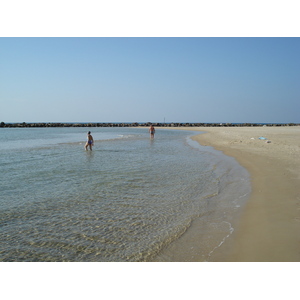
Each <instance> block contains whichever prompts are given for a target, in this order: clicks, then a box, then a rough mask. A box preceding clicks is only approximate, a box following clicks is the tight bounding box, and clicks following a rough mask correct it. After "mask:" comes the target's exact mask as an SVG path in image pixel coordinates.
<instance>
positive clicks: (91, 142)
mask: <svg viewBox="0 0 300 300" xmlns="http://www.w3.org/2000/svg"><path fill="white" fill-rule="evenodd" d="M93 145H94V139H93V137H92V135H91V132H90V131H89V132H88V134H87V142H86V144H85V150H87V148H88V147H90V150H91V151H92V146H93Z"/></svg>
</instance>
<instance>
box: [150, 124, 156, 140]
mask: <svg viewBox="0 0 300 300" xmlns="http://www.w3.org/2000/svg"><path fill="white" fill-rule="evenodd" d="M149 132H150V137H151V138H152V139H154V133H155V128H154V127H153V125H152V124H151V126H150V128H149Z"/></svg>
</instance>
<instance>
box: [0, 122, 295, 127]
mask: <svg viewBox="0 0 300 300" xmlns="http://www.w3.org/2000/svg"><path fill="white" fill-rule="evenodd" d="M151 124H152V125H153V126H157V127H263V126H269V127H280V126H299V125H300V123H298V124H297V123H175V122H173V123H155V122H154V123H151V122H147V123H138V122H133V123H122V122H120V123H110V122H107V123H58V122H53V123H52V122H47V123H44V122H34V123H26V122H22V123H4V122H1V123H0V128H43V127H147V126H150V125H151Z"/></svg>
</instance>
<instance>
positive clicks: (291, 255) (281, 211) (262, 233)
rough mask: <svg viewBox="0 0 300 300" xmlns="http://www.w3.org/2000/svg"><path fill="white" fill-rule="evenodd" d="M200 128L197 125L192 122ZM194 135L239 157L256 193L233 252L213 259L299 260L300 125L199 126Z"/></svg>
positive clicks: (228, 153) (218, 148)
mask: <svg viewBox="0 0 300 300" xmlns="http://www.w3.org/2000/svg"><path fill="white" fill-rule="evenodd" d="M190 129H191V130H195V128H190ZM197 130H199V131H203V132H205V133H204V134H200V135H196V136H194V137H193V139H194V140H196V141H198V142H199V143H200V144H201V145H204V146H213V147H214V148H215V149H217V150H220V151H222V152H223V153H224V154H226V155H228V156H232V157H234V158H235V159H236V160H237V161H238V162H239V163H240V164H241V165H242V166H243V167H245V168H246V169H247V170H248V171H249V173H250V176H251V184H252V193H251V196H250V199H249V200H248V202H247V204H246V206H245V208H244V211H243V212H242V216H241V219H240V221H239V226H238V228H237V230H235V232H234V234H233V242H232V245H233V246H232V247H231V250H230V252H229V253H227V252H226V254H225V253H222V249H221V248H222V247H221V248H220V251H219V252H218V253H216V255H215V257H212V260H214V261H237V262H241V261H249V262H250V261H251V262H253V261H256V262H267V261H270V262H279V261H282V262H288V261H290V262H298V261H300V172H299V171H300V160H299V156H300V127H299V126H294V127H289V126H286V127H203V128H201V127H198V128H197Z"/></svg>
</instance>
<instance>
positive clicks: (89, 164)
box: [0, 128, 250, 262]
mask: <svg viewBox="0 0 300 300" xmlns="http://www.w3.org/2000/svg"><path fill="white" fill-rule="evenodd" d="M89 130H91V132H92V135H93V137H94V140H95V145H94V147H93V151H85V150H84V144H85V140H86V131H87V130H86V129H85V128H19V129H16V128H11V129H10V128H2V129H0V170H1V173H0V197H1V198H0V223H1V228H0V261H115V262H116V261H149V260H151V259H153V258H154V257H156V256H157V255H159V254H160V252H161V251H162V250H163V249H164V248H165V247H167V246H168V245H169V244H170V243H172V242H173V241H176V240H177V239H178V238H179V237H180V236H182V234H184V233H185V232H186V230H187V229H188V228H189V227H190V225H191V222H192V221H193V220H194V219H196V218H198V219H199V218H200V219H201V218H205V220H206V221H205V223H207V228H210V227H211V224H219V225H220V226H223V227H224V232H223V234H222V236H219V235H218V236H216V238H215V239H213V241H212V242H208V241H209V240H211V235H213V234H214V232H213V230H212V231H211V232H209V237H210V239H207V241H206V242H205V245H206V246H205V247H204V248H203V249H199V251H202V252H203V258H204V260H208V259H209V256H210V255H211V253H212V252H213V251H214V249H215V248H216V247H219V246H221V245H222V243H223V242H224V240H225V239H226V237H227V236H228V235H230V234H231V233H232V231H233V228H232V226H231V223H230V222H229V221H230V218H228V215H230V216H231V215H232V214H235V213H236V212H237V211H239V209H240V207H241V206H242V205H243V203H244V202H245V200H246V198H247V195H248V194H249V192H250V185H249V181H248V177H247V176H248V173H247V172H246V171H245V170H244V169H242V168H241V167H240V166H239V165H238V164H237V163H235V161H233V160H232V159H230V158H227V157H225V156H224V155H222V154H220V153H217V151H214V150H212V149H210V148H209V147H201V146H199V145H198V144H197V143H196V142H193V141H192V140H191V139H190V136H191V135H193V134H195V133H192V132H188V131H177V130H176V131H175V130H157V132H156V135H155V139H154V140H151V139H150V138H149V134H148V129H147V128H89ZM224 199H226V200H224ZM224 212H226V217H224V214H225V213H224ZM209 215H211V218H207V217H208V216H209ZM203 220H204V219H203ZM222 224H223V225H222Z"/></svg>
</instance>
